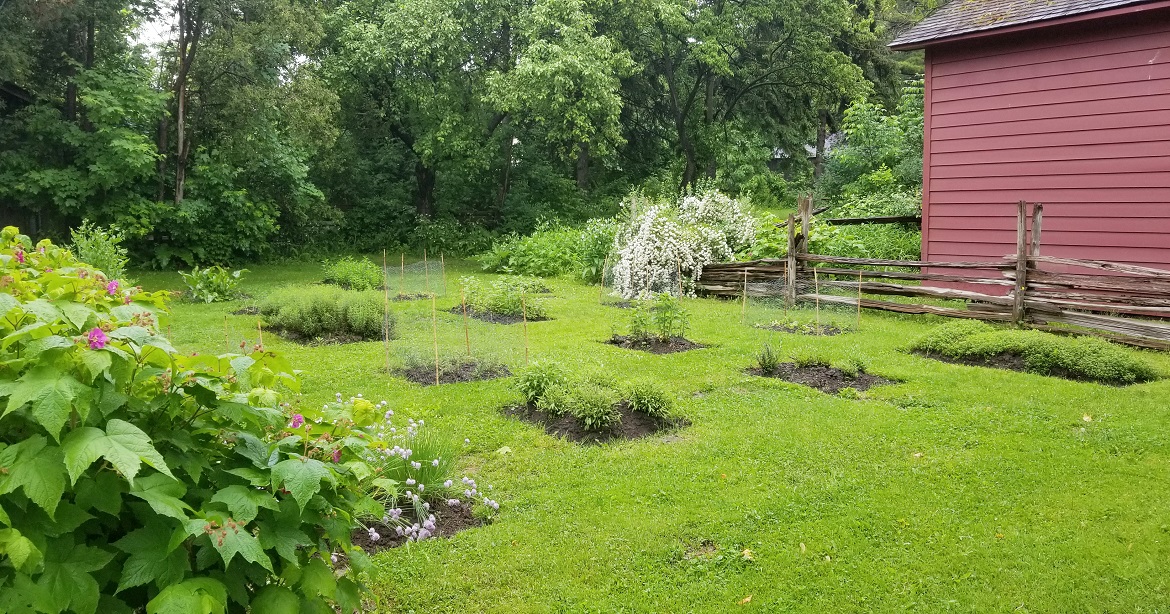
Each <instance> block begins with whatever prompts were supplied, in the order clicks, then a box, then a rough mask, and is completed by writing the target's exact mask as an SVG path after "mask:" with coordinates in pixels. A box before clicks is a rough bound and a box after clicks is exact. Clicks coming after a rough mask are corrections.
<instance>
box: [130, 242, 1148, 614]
mask: <svg viewBox="0 0 1170 614" xmlns="http://www.w3.org/2000/svg"><path fill="white" fill-rule="evenodd" d="M448 267H449V269H450V270H449V271H448V278H447V284H448V293H447V295H446V296H444V297H440V298H439V299H438V301H437V306H438V308H439V311H438V314H437V320H438V325H439V326H438V327H439V334H438V342H439V345H440V347H441V351H443V352H444V353H447V352H452V353H456V352H463V351H465V338H464V331H463V328H462V319H461V318H460V317H459V316H458V315H456V314H452V313H447V312H444V311H443V310H444V309H449V308H451V307H452V306H454V305H456V304H458V302H459V297H458V286H457V275H460V274H471V273H474V268H473V267H472V266H469V265H462V266H461V265H459V264H452V263H448ZM140 277H141V279H142V281H143V283H144V285H145V286H146V287H148V288H151V289H158V288H178V287H179V285H180V284H179V280H178V278H177V276H173V275H160V274H147V273H144V274H142V275H141V276H140ZM319 278H320V269H319V267H317V266H315V265H290V266H284V267H280V266H263V267H253V268H252V272H251V273H250V274H249V275H248V278H247V282H246V288H245V290H246V291H247V292H249V293H251V294H253V295H255V296H262V295H263V294H264V293H265V292H268V291H270V290H271V289H273V288H275V287H277V286H280V285H283V284H286V283H311V282H314V281H317V280H318V279H319ZM435 283H436V285H438V282H435ZM550 283H551V286H552V287H553V289H554V292H555V296H554V297H553V298H550V299H548V308H549V312H550V315H551V316H552V317H553V318H554V319H553V320H551V321H546V322H538V323H530V324H528V340H529V354H530V359H531V360H541V361H557V362H560V363H562V364H564V365H566V366H567V367H569V368H571V369H575V370H576V369H579V370H593V371H599V372H604V373H608V374H611V375H613V376H615V377H618V378H619V379H631V378H643V379H649V380H653V381H655V382H658V383H659V384H661V385H662V386H664V387H666V388H667V389H668V390H670V391H671V392H672V393H673V394H674V395H676V397H677V399H678V402H679V405H680V408H681V410H682V411H683V412H684V413H685V415H686V416H687V417H688V418H689V419H690V421H691V422H692V425H691V426H690V427H687V428H685V429H682V430H680V431H678V432H677V433H675V435H676V436H677V437H676V438H675V437H672V438H669V440H667V439H664V437H661V436H660V437H653V438H648V439H644V440H640V441H630V442H624V443H618V444H611V445H605V446H591V447H586V446H581V445H577V444H572V443H567V442H565V441H561V440H558V439H556V438H553V437H550V436H548V435H546V434H544V432H543V431H542V430H540V429H539V428H537V427H535V426H531V425H528V424H525V423H522V422H519V421H516V420H513V419H509V418H505V417H503V416H501V414H500V412H499V408H500V407H501V406H502V405H504V404H506V403H511V402H515V401H517V400H518V399H519V395H518V393H516V392H515V391H513V390H512V389H511V388H510V383H509V380H496V381H488V382H476V383H468V384H455V385H444V386H439V387H427V388H423V387H419V386H416V385H413V384H408V383H406V382H404V381H403V380H400V379H397V378H395V377H393V376H391V375H388V374H386V373H384V372H383V368H384V364H385V362H386V356H385V354H384V351H383V346H382V344H381V343H377V342H373V343H360V344H353V345H345V346H321V347H307V346H300V345H295V344H292V343H288V342H285V341H283V340H280V339H278V338H275V337H274V336H273V335H270V334H265V335H264V342H265V345H266V346H267V347H269V348H273V349H276V350H279V351H280V352H282V353H284V354H286V355H288V356H289V357H290V358H291V359H292V360H293V361H294V364H296V365H297V366H298V367H299V368H301V369H304V370H305V373H304V391H303V399H302V401H301V402H303V403H321V402H323V401H325V400H326V399H329V398H330V397H332V396H333V394H334V393H335V392H341V393H342V394H346V395H349V394H356V393H359V392H360V393H363V394H364V395H365V396H366V397H367V398H371V399H374V400H380V399H386V400H388V401H389V402H390V404H391V406H392V407H393V408H394V409H395V411H396V412H397V415H398V417H399V418H398V419H400V420H402V421H403V422H404V421H405V419H406V417H413V418H416V419H419V418H421V419H424V420H425V421H426V425H427V428H431V429H435V430H436V431H439V432H441V433H443V434H445V435H447V436H450V437H451V438H453V439H456V440H458V441H460V442H462V441H463V439H464V438H468V439H470V444H467V445H464V455H463V457H462V459H461V464H462V467H463V471H464V473H465V474H467V475H472V476H474V477H475V478H476V480H477V481H478V482H479V483H480V485H481V488H482V487H484V486H485V485H488V484H490V485H492V486H493V490H492V491H491V496H492V498H494V499H497V500H499V501H500V504H501V507H500V513H499V515H498V517H497V518H496V520H495V521H494V522H493V523H492V524H490V525H487V526H484V527H481V528H477V529H473V530H469V531H465V532H463V533H460V534H458V535H456V536H455V537H453V538H450V539H436V540H430V541H427V542H423V543H420V544H415V545H412V546H410V547H406V548H400V549H396V550H393V551H389V552H385V553H382V554H380V555H378V556H377V557H376V558H375V562H376V566H377V570H376V572H375V573H373V575H372V577H370V578H369V580H368V582H369V584H370V586H371V588H372V589H373V591H374V593H375V594H376V595H377V598H378V601H379V606H378V609H379V611H386V612H728V611H745V612H746V611H766V612H853V611H856V612H866V611H889V612H900V611H916V612H946V611H964V612H1008V611H1011V612H1166V611H1168V610H1170V574H1168V573H1167V572H1170V445H1168V443H1167V434H1168V433H1170V380H1163V381H1160V382H1154V383H1149V384H1143V385H1137V386H1130V387H1126V388H1114V387H1108V386H1103V385H1098V384H1090V383H1080V382H1069V381H1064V380H1059V379H1055V378H1049V377H1042V376H1038V375H1031V374H1025V373H1015V372H1007V371H997V370H991V369H985V368H978V367H967V366H958V365H950V364H943V363H939V362H935V361H932V360H929V359H926V358H921V357H917V356H913V355H910V354H907V353H905V352H904V351H903V349H904V348H905V347H906V346H907V345H908V344H909V342H910V341H912V340H913V339H915V338H916V337H918V336H920V335H922V334H924V333H925V332H926V331H927V330H929V329H930V328H931V327H933V326H937V325H939V324H941V323H942V322H944V320H942V319H935V318H930V317H918V316H896V315H885V314H877V313H865V314H863V316H862V320H861V326H860V330H858V331H857V332H853V333H850V334H845V335H840V336H836V337H807V336H796V335H788V334H784V333H776V332H770V331H763V330H759V329H755V328H752V327H750V326H746V325H744V324H742V323H741V313H740V310H741V305H740V304H738V303H733V302H727V301H717V300H710V299H700V300H687V301H686V303H685V305H686V308H687V309H688V310H689V311H690V312H691V316H692V317H691V323H692V327H691V329H692V332H691V333H690V334H689V335H688V336H689V337H690V338H692V339H694V340H696V341H699V342H701V343H704V344H706V345H708V346H709V347H707V348H706V349H702V350H694V351H689V352H684V353H679V354H672V355H666V356H655V355H650V354H646V353H642V352H635V351H630V350H623V349H620V348H616V347H612V346H609V345H605V344H603V343H601V341H603V340H604V339H606V338H607V337H608V336H609V335H610V333H611V332H612V326H613V325H614V324H615V323H621V322H622V321H624V319H625V317H626V315H627V312H626V311H625V310H620V309H616V308H613V307H608V306H603V305H600V304H598V289H597V288H596V287H588V286H584V285H581V284H579V283H576V282H573V281H555V280H554V281H552V282H550ZM244 304H247V301H237V302H234V303H228V304H217V305H192V304H183V303H177V304H176V305H175V308H174V314H173V318H172V322H173V327H174V328H173V333H172V336H173V338H174V339H175V341H176V343H177V345H178V346H179V347H180V348H182V349H184V350H188V351H200V352H220V351H223V348H224V346H225V343H224V330H225V315H226V314H228V313H229V312H231V311H234V310H236V309H238V308H239V307H240V306H241V305H244ZM392 308H393V309H394V311H395V312H396V313H397V315H398V317H399V327H398V329H399V334H400V337H399V338H398V339H396V340H395V341H393V342H392V344H391V346H392V357H391V361H392V362H394V363H395V364H397V362H400V361H401V357H402V356H403V355H404V354H406V353H409V352H414V353H419V354H429V353H433V351H434V337H433V333H432V320H431V318H432V312H431V304H430V301H429V300H424V301H416V302H411V303H394V304H393V306H392ZM790 315H791V314H790ZM799 315H800V316H801V317H803V318H805V319H810V318H811V314H809V313H804V314H799ZM751 317H752V318H759V317H760V314H751ZM776 317H777V318H779V317H780V316H779V314H777V316H776ZM843 317H845V319H846V320H848V319H849V317H851V316H843ZM256 323H257V317H256V316H233V315H227V316H226V327H227V337H228V339H229V343H228V344H229V345H230V344H238V343H239V342H240V341H241V340H244V339H247V340H249V342H253V343H254V342H255V341H256V339H257V336H258V334H257V332H256ZM470 338H471V344H472V350H473V353H475V354H478V355H483V356H488V355H490V356H493V357H495V358H498V359H502V360H504V361H506V362H507V363H508V364H509V365H511V366H512V367H519V366H521V365H522V364H523V362H524V345H523V341H524V335H523V326H522V325H521V324H515V325H508V326H501V325H493V324H487V323H483V322H478V321H475V320H472V321H471V323H470ZM765 342H770V343H771V344H772V345H773V347H778V348H779V350H780V352H781V353H783V354H785V355H786V356H788V355H792V354H796V353H801V352H805V353H807V352H815V353H818V354H821V355H824V356H826V357H828V358H830V359H832V360H844V359H845V358H848V357H851V356H859V357H861V358H862V359H863V360H864V361H865V363H866V365H867V366H868V370H869V371H871V372H874V373H876V374H878V375H882V376H885V377H887V378H891V379H895V380H898V381H900V382H901V383H899V384H896V385H893V386H888V387H883V388H877V389H874V390H871V391H869V393H868V394H867V395H865V398H863V399H861V400H847V399H841V398H837V397H833V396H829V395H825V394H822V393H820V392H817V391H815V390H812V389H808V388H804V387H801V386H797V385H791V384H787V383H785V382H782V381H779V380H773V379H765V378H756V377H751V376H748V375H745V374H744V373H743V369H744V368H746V367H748V366H751V365H752V363H753V361H754V355H755V353H756V352H758V351H759V349H760V348H761V346H762V345H763V344H764V343H765ZM1141 354H1142V355H1143V356H1144V357H1145V358H1146V359H1148V360H1150V361H1152V362H1153V363H1154V364H1156V365H1157V366H1158V368H1159V369H1161V370H1162V371H1163V372H1167V371H1170V359H1168V358H1167V357H1166V356H1165V355H1161V354H1157V353H1153V352H1142V353H1141ZM745 550H747V551H750V552H747V553H746V555H745ZM749 559H750V560H749ZM749 598H750V600H749Z"/></svg>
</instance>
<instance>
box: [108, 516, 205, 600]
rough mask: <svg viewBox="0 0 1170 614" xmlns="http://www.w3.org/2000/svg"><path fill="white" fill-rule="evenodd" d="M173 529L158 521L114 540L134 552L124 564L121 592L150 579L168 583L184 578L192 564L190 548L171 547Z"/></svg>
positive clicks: (116, 543)
mask: <svg viewBox="0 0 1170 614" xmlns="http://www.w3.org/2000/svg"><path fill="white" fill-rule="evenodd" d="M172 532H173V531H172V530H171V528H170V527H168V526H167V525H165V524H164V523H163V522H161V521H155V522H151V523H149V524H147V525H146V526H145V527H143V528H141V529H136V530H134V531H131V532H130V533H128V534H127V535H126V536H125V537H123V538H122V539H120V540H118V541H116V542H114V547H115V548H117V549H119V550H121V551H122V552H125V553H127V554H129V555H130V557H129V558H127V559H126V562H125V563H123V564H122V579H121V580H120V581H119V583H118V592H122V591H123V590H125V589H127V588H130V587H132V586H141V585H143V584H147V583H148V582H156V584H157V585H158V586H167V585H170V584H173V583H175V582H178V581H180V580H182V579H183V576H184V575H185V574H186V572H187V571H189V570H190V568H191V567H190V563H189V562H188V558H187V551H186V550H184V549H182V548H171V544H170V541H171V533H172Z"/></svg>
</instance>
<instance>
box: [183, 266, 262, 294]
mask: <svg viewBox="0 0 1170 614" xmlns="http://www.w3.org/2000/svg"><path fill="white" fill-rule="evenodd" d="M247 272H248V270H247V269H237V270H235V271H229V270H227V269H225V268H223V267H221V266H219V265H214V266H209V267H203V268H199V267H193V268H192V269H191V270H190V271H179V275H180V276H181V277H182V278H183V285H185V286H187V293H186V298H187V299H188V300H191V301H194V302H197V303H218V302H220V301H230V300H232V299H234V298H237V297H239V296H240V282H241V281H242V280H243V278H244V273H247Z"/></svg>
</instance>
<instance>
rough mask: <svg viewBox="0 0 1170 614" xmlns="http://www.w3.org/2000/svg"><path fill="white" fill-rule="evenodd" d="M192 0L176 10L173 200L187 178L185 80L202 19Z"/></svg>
mask: <svg viewBox="0 0 1170 614" xmlns="http://www.w3.org/2000/svg"><path fill="white" fill-rule="evenodd" d="M193 3H194V0H178V2H177V4H176V11H177V12H178V16H179V41H178V43H179V44H178V51H179V69H178V71H177V73H176V74H175V107H176V110H175V204H176V205H178V204H181V203H182V202H183V188H184V186H185V184H186V181H187V161H188V159H189V154H190V151H191V142H190V140H189V139H188V138H187V81H188V79H189V78H190V74H191V66H192V65H193V64H194V62H195V51H196V50H197V49H198V48H199V37H200V35H201V34H202V32H203V19H202V15H201V13H200V11H199V8H198V6H195V7H192V6H191V4H193Z"/></svg>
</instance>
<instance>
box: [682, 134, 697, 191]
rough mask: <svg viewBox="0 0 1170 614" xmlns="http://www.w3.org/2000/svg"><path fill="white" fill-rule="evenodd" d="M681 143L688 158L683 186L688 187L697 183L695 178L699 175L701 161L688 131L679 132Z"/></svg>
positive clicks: (684, 168)
mask: <svg viewBox="0 0 1170 614" xmlns="http://www.w3.org/2000/svg"><path fill="white" fill-rule="evenodd" d="M679 145H680V146H681V147H682V151H683V157H684V158H685V159H686V166H685V167H683V176H682V188H683V189H686V188H688V187H690V186H693V185H695V180H696V179H698V176H699V162H698V157H699V156H698V153H696V152H695V143H694V142H693V141H691V137H690V136H689V135H688V134H687V133H686V131H680V133H679Z"/></svg>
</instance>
